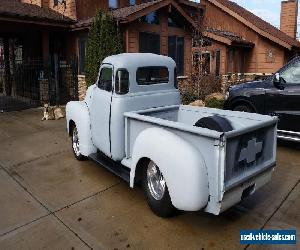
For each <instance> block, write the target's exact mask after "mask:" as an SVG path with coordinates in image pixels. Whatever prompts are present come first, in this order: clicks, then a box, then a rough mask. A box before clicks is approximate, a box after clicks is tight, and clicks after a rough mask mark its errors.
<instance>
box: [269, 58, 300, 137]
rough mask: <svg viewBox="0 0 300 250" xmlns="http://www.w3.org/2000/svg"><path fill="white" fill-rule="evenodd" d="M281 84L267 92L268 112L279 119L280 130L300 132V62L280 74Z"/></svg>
mask: <svg viewBox="0 0 300 250" xmlns="http://www.w3.org/2000/svg"><path fill="white" fill-rule="evenodd" d="M280 77H281V80H280V83H277V84H275V86H274V87H273V88H271V89H269V90H267V102H266V107H267V111H268V113H270V114H275V115H277V116H278V117H279V124H278V129H280V130H287V131H296V132H300V125H299V124H300V61H298V60H297V61H295V62H293V63H291V64H290V65H289V66H288V67H286V68H284V69H283V70H282V71H281V72H280Z"/></svg>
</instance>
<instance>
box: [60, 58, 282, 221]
mask: <svg viewBox="0 0 300 250" xmlns="http://www.w3.org/2000/svg"><path fill="white" fill-rule="evenodd" d="M66 119H67V130H68V133H69V135H70V136H71V137H72V149H73V152H74V154H75V157H76V158H77V159H78V160H84V159H85V158H87V157H88V158H90V159H92V160H94V161H95V162H97V163H99V164H101V165H102V166H104V167H106V168H107V169H109V170H110V171H112V172H113V173H115V174H117V175H118V176H120V177H121V178H122V179H124V180H125V181H127V182H129V183H130V187H132V188H133V187H134V186H135V185H136V184H137V183H141V184H142V187H143V189H144V192H145V196H146V199H147V201H148V204H149V206H150V208H151V209H152V210H153V212H154V213H156V214H157V215H159V216H162V217H167V216H171V215H172V214H173V212H174V211H175V210H176V209H179V210H185V211H197V210H201V209H202V210H205V211H206V212H210V213H213V214H215V215H218V214H219V213H221V212H222V211H224V210H226V209H228V208H229V207H231V206H233V205H235V204H236V203H238V202H239V201H241V200H242V199H244V198H246V197H247V196H249V195H252V194H253V193H254V192H255V191H256V190H258V189H259V188H260V187H262V186H263V185H264V184H266V183H267V182H269V181H270V179H271V175H272V172H273V170H274V167H275V161H276V129H277V118H275V117H270V116H264V115H259V114H254V113H251V114H250V113H243V112H235V111H225V110H218V109H209V108H198V107H191V106H183V105H182V106H181V105H180V95H179V91H178V89H177V79H176V65H175V62H174V61H173V60H172V59H171V58H169V57H166V56H160V55H154V54H120V55H115V56H110V57H107V58H106V59H105V60H104V61H103V63H102V65H101V67H100V70H99V76H98V80H97V82H96V83H95V84H94V85H92V86H90V87H89V88H88V90H87V94H86V97H85V100H84V101H73V102H69V103H68V104H67V107H66Z"/></svg>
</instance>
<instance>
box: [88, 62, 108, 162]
mask: <svg viewBox="0 0 300 250" xmlns="http://www.w3.org/2000/svg"><path fill="white" fill-rule="evenodd" d="M112 83H113V67H112V66H111V65H109V64H103V65H102V66H101V68H100V73H99V79H98V82H97V87H96V88H95V90H94V93H93V100H92V104H91V107H90V117H91V131H92V138H93V139H92V140H93V143H94V145H95V146H96V147H97V148H98V149H99V150H100V151H101V152H102V153H104V154H105V155H107V156H109V157H110V156H111V150H110V112H111V110H110V107H111V100H112Z"/></svg>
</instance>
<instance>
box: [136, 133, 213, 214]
mask: <svg viewBox="0 0 300 250" xmlns="http://www.w3.org/2000/svg"><path fill="white" fill-rule="evenodd" d="M142 158H149V159H151V160H152V161H154V162H155V163H156V164H157V166H158V167H159V169H160V171H161V172H162V174H163V176H164V178H165V180H166V183H167V186H168V189H169V193H170V197H171V200H172V204H173V205H174V206H175V207H176V208H178V209H180V210H185V211H198V210H200V209H202V208H204V207H205V206H206V205H207V202H208V192H209V191H208V175H207V169H206V164H205V161H204V158H203V157H202V156H201V153H200V152H199V151H198V150H197V149H196V148H195V147H194V146H193V145H191V144H190V143H189V142H187V141H186V140H184V139H183V138H181V137H179V136H177V135H176V134H174V133H171V132H169V131H167V130H165V129H161V128H148V129H146V130H144V131H143V132H141V133H140V134H139V136H138V137H137V139H136V141H135V143H134V146H133V151H132V163H133V164H132V168H131V172H130V185H131V187H133V185H134V178H135V172H136V166H137V164H138V162H139V160H140V159H142Z"/></svg>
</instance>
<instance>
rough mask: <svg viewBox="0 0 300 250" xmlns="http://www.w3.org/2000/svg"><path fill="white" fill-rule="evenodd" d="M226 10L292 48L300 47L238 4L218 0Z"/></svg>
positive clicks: (227, 0)
mask: <svg viewBox="0 0 300 250" xmlns="http://www.w3.org/2000/svg"><path fill="white" fill-rule="evenodd" d="M216 1H217V2H219V3H220V4H222V5H223V6H225V7H226V8H228V9H230V10H231V11H233V12H235V13H236V14H238V15H239V16H241V17H243V18H244V19H245V20H246V21H248V22H250V23H251V24H253V25H255V26H256V27H257V28H259V29H260V30H263V31H265V32H267V33H269V34H270V35H272V36H273V37H276V38H278V39H279V40H281V41H283V42H285V43H287V44H289V45H290V46H295V47H300V43H299V42H298V41H297V40H295V39H294V38H292V37H290V36H288V35H286V34H285V33H284V32H282V31H281V30H279V29H277V28H276V27H274V26H273V25H271V24H270V23H268V22H266V21H264V20H263V19H261V18H260V17H258V16H256V15H255V14H253V13H252V12H250V11H248V10H246V9H245V8H243V7H241V6H240V5H238V4H237V3H234V2H232V1H229V0H216Z"/></svg>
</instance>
